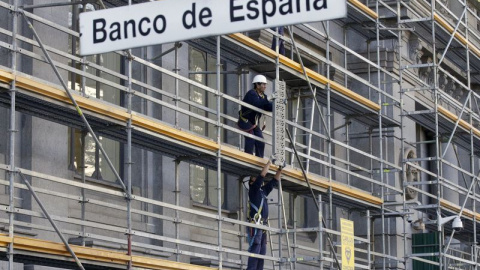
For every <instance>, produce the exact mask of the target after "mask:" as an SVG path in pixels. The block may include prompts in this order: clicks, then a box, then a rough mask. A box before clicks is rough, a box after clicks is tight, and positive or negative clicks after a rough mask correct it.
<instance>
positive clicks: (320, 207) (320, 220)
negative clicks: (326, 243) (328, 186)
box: [318, 194, 324, 270]
mask: <svg viewBox="0 0 480 270" xmlns="http://www.w3.org/2000/svg"><path fill="white" fill-rule="evenodd" d="M318 253H319V256H318V258H319V268H320V270H323V261H324V258H323V203H322V195H320V194H319V195H318Z"/></svg>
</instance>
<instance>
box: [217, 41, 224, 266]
mask: <svg viewBox="0 0 480 270" xmlns="http://www.w3.org/2000/svg"><path fill="white" fill-rule="evenodd" d="M221 67H222V63H221V47H220V36H217V76H216V77H217V78H216V81H217V83H216V84H217V143H218V145H222V134H221V132H222V123H221V121H222V118H221V96H220V91H221V89H222V88H221V80H220V79H221V78H220V76H221V73H220V71H221ZM221 168H222V152H221V147H219V149H218V151H217V204H218V206H217V212H218V217H219V219H218V269H219V270H222V269H223V252H222V248H223V242H222V219H221V216H222V170H221Z"/></svg>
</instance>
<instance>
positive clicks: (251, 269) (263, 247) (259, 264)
mask: <svg viewBox="0 0 480 270" xmlns="http://www.w3.org/2000/svg"><path fill="white" fill-rule="evenodd" d="M270 164H271V161H270V160H269V161H268V162H267V164H265V167H263V170H262V172H261V173H260V174H259V175H258V176H257V177H254V176H251V177H250V181H249V190H248V199H249V202H250V204H249V208H248V209H249V210H248V211H249V213H248V219H249V222H251V223H255V224H257V225H268V202H267V196H268V194H270V192H271V191H272V190H273V188H274V187H276V186H277V184H278V181H279V180H280V176H281V174H282V168H281V167H279V169H278V171H277V173H276V174H275V176H274V177H273V178H274V179H272V180H270V182H268V183H267V184H265V185H264V184H263V183H264V180H265V176H266V175H267V172H268V169H269V168H270ZM247 241H248V245H249V246H248V251H249V252H251V253H255V254H260V255H265V254H266V253H267V234H266V231H264V230H262V229H257V228H251V227H247ZM263 263H264V260H263V259H260V258H256V257H254V256H252V257H249V258H248V266H247V270H262V269H263Z"/></svg>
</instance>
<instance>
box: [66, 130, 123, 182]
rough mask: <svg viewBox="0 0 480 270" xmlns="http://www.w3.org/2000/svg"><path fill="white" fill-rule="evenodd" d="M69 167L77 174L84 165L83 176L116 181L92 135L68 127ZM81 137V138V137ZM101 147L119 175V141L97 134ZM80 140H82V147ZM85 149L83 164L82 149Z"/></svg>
mask: <svg viewBox="0 0 480 270" xmlns="http://www.w3.org/2000/svg"><path fill="white" fill-rule="evenodd" d="M70 133H71V134H70V140H71V141H70V144H71V147H70V149H71V153H70V167H71V169H73V170H75V172H76V173H77V174H81V173H82V168H83V167H85V176H86V177H88V178H92V179H96V180H106V181H110V182H114V181H116V177H115V174H114V173H113V171H112V169H111V168H110V166H109V165H108V163H107V161H106V159H105V157H104V156H103V154H102V153H101V152H100V149H99V148H98V147H97V146H96V143H95V140H94V139H93V137H92V136H91V135H90V134H88V133H86V132H82V131H81V130H78V129H70ZM82 137H83V138H82ZM98 139H99V141H100V143H101V144H102V147H103V149H104V150H105V151H106V152H107V155H108V158H109V159H110V161H111V162H112V163H113V165H114V166H115V169H116V170H117V172H118V173H119V174H120V175H121V171H120V170H119V169H120V153H121V145H120V143H119V142H117V141H114V140H111V139H108V138H105V137H102V136H98ZM82 142H84V145H85V146H84V147H83V144H82ZM83 150H84V151H85V164H83V159H82V151H83Z"/></svg>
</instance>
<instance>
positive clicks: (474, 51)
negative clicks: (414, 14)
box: [433, 13, 480, 57]
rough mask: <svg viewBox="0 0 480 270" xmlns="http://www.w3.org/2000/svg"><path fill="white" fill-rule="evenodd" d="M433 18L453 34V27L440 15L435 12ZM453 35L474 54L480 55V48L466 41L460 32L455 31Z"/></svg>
mask: <svg viewBox="0 0 480 270" xmlns="http://www.w3.org/2000/svg"><path fill="white" fill-rule="evenodd" d="M433 18H434V19H435V21H436V22H437V23H438V24H440V25H441V26H442V27H443V28H445V30H447V31H448V32H449V33H450V34H453V32H454V30H455V28H454V27H452V26H451V25H450V24H449V23H448V22H447V21H445V20H444V19H443V18H442V17H440V16H439V15H438V14H437V13H435V14H433ZM454 37H455V38H456V39H457V40H458V41H460V43H462V44H463V45H465V46H467V45H468V48H469V49H470V51H472V52H473V53H474V54H476V55H477V56H478V57H480V50H479V49H478V48H477V47H476V46H475V45H473V44H472V43H471V42H470V41H468V40H467V39H466V38H465V37H464V36H463V35H462V34H460V33H459V32H455V34H454Z"/></svg>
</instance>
